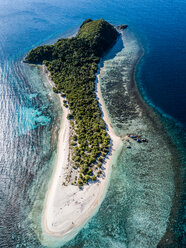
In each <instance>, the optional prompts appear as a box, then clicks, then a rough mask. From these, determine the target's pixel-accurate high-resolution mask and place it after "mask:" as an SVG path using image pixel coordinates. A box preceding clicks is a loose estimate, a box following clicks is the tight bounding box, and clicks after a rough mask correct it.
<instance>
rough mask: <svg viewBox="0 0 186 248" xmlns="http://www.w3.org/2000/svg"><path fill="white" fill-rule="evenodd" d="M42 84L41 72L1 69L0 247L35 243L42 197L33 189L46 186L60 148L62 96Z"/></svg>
mask: <svg viewBox="0 0 186 248" xmlns="http://www.w3.org/2000/svg"><path fill="white" fill-rule="evenodd" d="M42 80H43V78H42V75H41V73H39V72H38V69H37V68H36V67H29V66H28V65H25V64H21V63H20V62H17V63H15V64H12V63H10V62H7V63H4V64H3V65H1V84H0V87H1V89H0V92H1V97H0V108H1V112H0V115H1V131H0V135H1V137H0V138H1V142H0V150H1V152H0V163H1V167H0V170H1V171H0V191H1V194H0V213H1V216H2V217H1V220H0V247H15V244H22V245H24V244H26V243H27V244H28V243H29V242H31V244H32V243H33V244H34V242H33V237H34V235H33V230H32V229H31V228H30V224H29V222H28V219H27V217H28V214H29V212H30V209H31V207H32V205H33V203H34V201H35V197H36V192H37V191H35V192H34V190H33V189H34V188H33V187H35V189H37V190H38V188H39V187H40V186H41V185H42V184H43V182H44V178H42V179H41V178H40V176H41V174H42V173H46V180H47V179H48V178H47V172H46V170H47V167H48V165H47V162H46V161H48V160H49V159H50V154H51V152H52V150H53V149H54V147H55V144H52V143H51V142H53V141H52V140H51V135H50V133H51V129H52V128H53V127H54V126H55V125H56V124H55V119H56V117H57V107H56V106H55V102H56V101H54V99H53V98H56V96H54V95H53V93H52V92H51V90H50V89H48V88H47V87H45V86H44V84H43V83H42ZM36 83H37V84H38V83H39V85H36ZM53 109H56V112H54V111H53ZM36 243H37V242H36ZM17 247H18V246H17Z"/></svg>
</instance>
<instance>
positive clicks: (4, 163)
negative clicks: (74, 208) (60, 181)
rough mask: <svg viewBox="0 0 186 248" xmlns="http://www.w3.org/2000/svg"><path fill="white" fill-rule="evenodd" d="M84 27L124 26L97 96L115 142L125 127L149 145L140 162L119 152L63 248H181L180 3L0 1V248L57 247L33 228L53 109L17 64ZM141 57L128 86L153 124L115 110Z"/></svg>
mask: <svg viewBox="0 0 186 248" xmlns="http://www.w3.org/2000/svg"><path fill="white" fill-rule="evenodd" d="M87 18H92V19H98V18H104V19H105V20H107V21H109V22H111V23H112V24H114V25H118V24H125V23H126V24H128V25H129V30H128V31H127V32H126V37H125V38H123V40H122V39H120V40H119V41H118V42H117V44H116V45H115V47H114V48H113V49H112V51H111V52H110V53H109V54H108V57H106V58H105V59H104V61H105V63H103V74H102V82H101V85H102V90H103V96H104V99H105V103H106V106H107V109H108V111H109V114H110V117H111V120H112V123H113V125H114V127H115V129H116V131H117V132H118V133H119V134H120V135H121V136H122V135H125V134H126V133H127V128H128V127H129V131H130V132H137V131H138V132H140V133H144V134H145V135H147V136H148V137H149V138H150V140H151V141H152V142H151V143H150V145H149V148H148V149H149V150H144V151H143V155H144V156H143V158H142V157H140V154H142V153H141V152H142V151H141V150H140V149H142V148H138V147H136V146H134V148H133V149H131V150H130V152H129V151H128V150H127V151H126V149H125V148H124V147H125V146H124V145H123V148H122V149H121V151H120V152H118V154H116V157H117V158H116V161H117V162H115V163H114V164H113V171H112V175H111V178H110V185H109V188H108V192H107V194H106V197H105V199H104V201H103V203H102V205H101V207H100V209H99V211H98V212H97V214H96V215H95V216H94V217H93V218H92V219H91V220H90V221H89V222H88V223H87V224H86V225H85V226H84V228H83V229H82V230H81V231H80V233H79V234H78V235H77V236H76V237H75V238H73V239H72V240H71V241H69V242H68V243H66V244H65V245H63V247H68V248H70V247H74V248H75V247H88V248H93V247H101V248H102V247H103V248H104V247H129V248H138V247H147V248H148V247H157V246H158V244H159V247H184V245H185V242H186V241H185V239H184V237H183V228H184V225H183V223H184V221H183V219H184V212H183V199H184V192H183V180H184V162H185V154H186V150H185V127H186V70H185V63H186V2H185V1H184V0H174V1H172V0H156V1H154V0H133V1H129V0H120V1H119V0H107V1H102V0H94V1H91V0H86V1H85V0H78V1H76V0H71V1H69V0H68V1H67V0H63V1H61V0H16V1H15V0H0V30H1V32H0V96H1V97H0V247H7V248H8V247H22V248H23V247H31V248H34V247H48V246H50V247H61V245H62V242H61V241H60V240H55V239H50V238H48V239H47V238H46V237H44V236H43V234H42V231H41V227H40V222H41V213H42V206H43V200H44V197H45V193H46V190H47V187H48V183H49V180H50V176H51V173H52V169H53V166H54V163H55V157H56V143H57V132H58V129H59V124H60V120H61V116H62V113H61V108H60V105H59V100H58V97H57V96H56V95H55V94H54V93H53V92H52V90H51V88H50V87H49V86H48V83H47V81H46V78H45V77H44V75H43V73H42V71H41V70H40V69H39V68H37V67H35V66H29V65H27V64H23V63H22V62H21V61H22V59H23V58H24V56H25V55H26V54H27V52H28V51H29V50H30V49H32V48H34V47H36V46H38V45H40V44H44V43H51V42H53V41H55V40H56V39H57V38H59V37H62V36H63V37H67V36H70V35H72V34H73V33H75V32H76V31H77V29H78V27H79V25H80V24H81V23H82V22H83V21H84V20H85V19H87ZM142 48H143V49H142ZM143 51H144V56H143V57H142V59H141V60H140V62H139V63H138V66H137V70H136V71H135V78H136V81H137V86H138V89H139V92H140V94H141V95H142V97H143V99H144V100H145V101H146V102H147V103H148V105H150V106H151V108H153V109H154V111H155V113H156V114H155V115H154V114H153V113H152V115H151V114H147V113H149V112H148V111H150V110H146V111H145V110H144V107H141V110H140V107H139V109H138V107H135V106H138V105H135V106H133V109H132V108H131V109H130V113H128V112H127V113H126V108H125V107H126V106H127V105H126V103H125V101H124V99H127V98H125V96H126V97H128V95H127V94H128V93H126V92H127V86H126V85H128V84H129V83H130V79H131V75H132V73H133V67H134V65H135V64H136V61H137V59H138V58H139V56H140V55H141V54H142V52H143ZM113 82H114V83H113ZM127 83H128V84H127ZM129 95H130V94H129ZM108 96H109V99H110V101H108V100H107V98H108ZM136 104H137V103H136ZM141 113H143V116H144V118H143V120H141V119H138V116H140V114H141ZM126 115H127V116H128V117H127V118H126ZM130 116H131V117H134V119H135V121H134V122H131V121H130V118H129V117H130ZM149 116H150V117H149ZM157 116H158V117H157ZM153 137H154V138H153ZM175 196H176V197H175Z"/></svg>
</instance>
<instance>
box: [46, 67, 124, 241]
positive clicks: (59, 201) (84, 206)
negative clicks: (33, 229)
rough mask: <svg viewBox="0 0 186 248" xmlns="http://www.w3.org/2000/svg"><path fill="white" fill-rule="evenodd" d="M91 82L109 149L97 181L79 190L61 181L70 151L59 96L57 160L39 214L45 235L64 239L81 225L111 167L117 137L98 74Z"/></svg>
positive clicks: (100, 193) (98, 199)
mask: <svg viewBox="0 0 186 248" xmlns="http://www.w3.org/2000/svg"><path fill="white" fill-rule="evenodd" d="M42 67H43V72H44V74H45V75H46V78H47V81H48V82H49V84H50V85H51V87H53V86H54V83H53V82H52V80H51V78H50V73H49V72H48V70H47V69H46V67H45V66H42ZM95 84H96V87H95V88H96V95H97V100H98V102H99V106H100V108H101V111H102V114H103V116H102V118H103V119H104V121H105V123H106V126H107V133H108V134H109V136H110V138H111V142H112V143H111V145H112V146H111V151H110V153H109V154H108V155H107V157H106V158H105V160H104V162H103V165H102V166H103V167H104V175H102V176H101V177H100V178H99V180H98V181H96V182H94V183H92V182H90V183H89V185H85V186H84V187H83V190H81V189H79V188H78V186H73V185H70V184H69V185H68V186H64V185H62V180H63V178H65V174H66V173H68V168H67V166H66V165H67V164H68V155H69V151H70V150H69V135H70V122H69V120H68V119H67V118H66V117H67V115H68V113H69V109H68V108H65V107H64V105H63V99H62V97H61V96H60V95H59V97H60V103H61V106H62V110H63V116H62V121H61V124H60V131H59V136H58V145H57V160H56V164H55V167H54V170H53V174H52V179H51V182H50V185H49V188H48V192H47V195H46V198H45V202H44V209H43V217H42V227H43V231H44V233H46V234H47V235H49V236H53V237H61V238H64V237H65V236H66V235H67V234H71V233H73V232H74V231H76V232H77V229H78V228H79V227H80V226H82V225H84V224H85V223H86V222H87V221H88V220H89V218H90V217H91V216H92V215H93V214H94V213H95V212H96V210H97V209H98V206H100V204H101V202H102V200H103V198H104V194H105V192H106V188H107V185H108V182H109V174H110V171H111V166H112V165H111V162H112V160H113V153H114V151H115V150H116V147H117V146H118V145H119V143H120V142H121V139H120V137H118V136H116V134H115V132H114V131H113V128H112V126H111V124H110V121H109V117H108V114H107V111H106V108H105V106H104V102H103V98H102V95H101V89H100V83H99V75H97V82H96V83H95ZM75 234H76V233H75Z"/></svg>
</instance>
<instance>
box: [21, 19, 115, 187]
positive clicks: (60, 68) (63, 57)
mask: <svg viewBox="0 0 186 248" xmlns="http://www.w3.org/2000/svg"><path fill="white" fill-rule="evenodd" d="M117 37H118V32H117V31H116V29H115V28H114V27H113V26H112V25H111V24H109V23H108V22H106V21H105V20H103V19H100V20H96V21H92V20H91V19H87V20H86V21H84V22H83V23H82V25H81V26H80V29H79V31H78V33H77V35H76V37H73V38H67V39H60V40H58V41H57V42H56V43H55V44H54V45H43V46H39V47H37V48H35V49H33V50H31V51H30V52H29V54H28V55H27V57H26V59H25V62H29V63H35V64H37V63H38V64H40V63H43V64H45V65H46V66H47V69H48V70H49V71H50V73H51V78H52V80H53V81H54V83H55V88H54V92H56V93H60V94H61V96H62V97H65V98H66V100H64V105H65V106H66V107H69V109H70V115H69V116H68V117H67V118H68V119H69V121H70V122H71V125H72V127H73V129H74V132H73V141H72V142H71V145H72V147H73V156H72V160H73V161H74V165H73V168H74V169H78V170H79V175H78V177H76V178H75V181H74V184H78V185H79V186H81V185H83V184H84V183H87V182H88V180H89V179H91V180H93V181H95V180H96V178H97V177H99V176H100V174H101V173H102V170H101V165H102V162H103V160H104V158H105V157H106V155H107V154H108V152H109V148H110V137H109V136H108V134H107V132H106V127H105V123H104V121H103V119H102V118H101V110H100V108H99V105H98V101H97V99H96V93H95V79H96V76H95V73H96V72H97V70H98V63H99V61H100V57H101V56H102V55H103V53H104V52H106V51H107V50H108V49H109V48H110V47H111V46H112V45H113V44H114V42H115V41H116V39H117Z"/></svg>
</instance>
